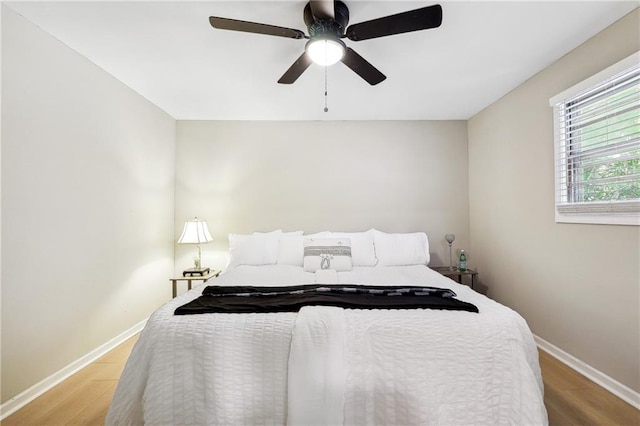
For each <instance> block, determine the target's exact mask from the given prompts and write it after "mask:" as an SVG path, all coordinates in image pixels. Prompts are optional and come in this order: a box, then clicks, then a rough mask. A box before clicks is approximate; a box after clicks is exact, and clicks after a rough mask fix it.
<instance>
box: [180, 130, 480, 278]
mask: <svg viewBox="0 0 640 426" xmlns="http://www.w3.org/2000/svg"><path fill="white" fill-rule="evenodd" d="M466 134H467V129H466V123H465V122H464V121H436V122H424V121H422V122H421V121H402V122H388V121H376V122H353V121H352V122H349V121H334V122H243V121H238V122H228V121H227V122H222V121H211V122H201V121H179V122H178V125H177V151H176V225H175V226H176V238H177V237H178V236H179V232H180V231H181V230H182V226H183V224H184V221H185V220H186V219H188V218H190V217H193V216H196V215H197V216H199V217H200V218H203V219H206V220H207V221H208V223H209V228H210V230H211V231H212V233H213V236H214V238H215V241H214V242H213V243H211V244H208V245H205V246H203V259H204V260H203V264H205V265H207V266H213V267H224V266H225V263H226V252H227V247H228V240H227V235H228V234H229V233H231V232H237V233H245V232H251V231H256V230H258V231H269V230H273V229H279V228H281V229H284V230H289V231H291V230H303V231H307V232H314V231H321V230H334V231H336V230H344V231H358V230H366V229H369V228H372V227H375V228H378V229H381V230H384V231H388V232H408V231H425V232H427V234H428V235H429V238H430V243H431V255H432V264H434V265H438V264H448V254H447V253H448V251H447V248H446V247H447V246H446V243H445V242H444V234H445V233H447V232H453V233H455V234H456V235H457V241H456V243H455V244H456V247H465V248H467V244H468V241H469V232H468V227H469V219H468V191H467V182H468V180H467V139H466V138H467V136H466ZM176 250H177V251H176V269H177V270H180V269H182V268H185V267H189V266H191V265H190V264H191V257H192V254H194V253H195V248H193V247H184V246H177V247H176Z"/></svg>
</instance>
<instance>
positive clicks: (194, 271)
mask: <svg viewBox="0 0 640 426" xmlns="http://www.w3.org/2000/svg"><path fill="white" fill-rule="evenodd" d="M209 272H210V269H209V268H189V269H185V270H184V271H183V272H182V276H183V277H186V276H187V275H189V276H191V277H192V276H194V275H200V276H204V274H208V273H209Z"/></svg>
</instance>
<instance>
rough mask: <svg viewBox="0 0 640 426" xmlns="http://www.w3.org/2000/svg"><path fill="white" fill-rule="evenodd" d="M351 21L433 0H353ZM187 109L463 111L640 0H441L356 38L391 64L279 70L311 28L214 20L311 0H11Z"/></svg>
mask: <svg viewBox="0 0 640 426" xmlns="http://www.w3.org/2000/svg"><path fill="white" fill-rule="evenodd" d="M345 3H346V4H347V6H348V7H349V11H350V15H351V18H350V23H352V24H353V23H358V22H362V21H366V20H370V19H374V18H377V17H381V16H386V15H390V14H393V13H398V12H402V11H406V10H410V9H415V8H419V7H423V6H428V5H431V4H434V3H435V2H434V1H408V2H407V1H363V0H345ZM7 4H8V5H9V6H10V7H11V8H12V9H14V10H15V11H17V12H18V13H20V14H21V15H23V16H24V17H26V18H27V19H29V20H30V21H32V22H33V23H35V24H36V25H38V26H39V27H41V28H43V29H44V30H45V31H47V32H48V33H50V34H52V35H53V36H54V37H56V38H57V39H59V40H61V41H62V42H63V43H65V44H66V45H68V46H69V47H71V48H72V49H74V50H76V51H77V52H79V53H80V54H81V55H83V56H85V57H87V58H88V59H89V60H91V61H92V62H94V63H96V64H97V65H98V66H100V67H101V68H103V69H104V70H106V71H107V72H108V73H110V74H112V75H113V76H115V77H116V78H117V79H119V80H120V81H122V82H123V83H124V84H126V85H128V86H129V87H131V88H132V89H133V90H135V91H136V92H138V93H140V94H141V95H142V96H144V97H145V98H147V99H148V100H149V101H151V102H153V103H154V104H156V105H157V106H159V107H160V108H162V109H163V110H164V111H166V112H167V113H169V114H170V115H171V116H173V117H174V118H176V119H180V120H425V119H428V120H444V119H467V118H469V117H471V116H473V115H474V114H475V113H477V112H478V111H480V110H482V109H483V108H485V107H486V106H488V105H490V104H491V103H492V102H494V101H496V100H497V99H498V98H500V97H501V96H503V95H505V94H506V93H507V92H509V91H510V90H511V89H513V88H515V87H517V86H518V85H519V84H521V83H522V82H523V81H525V80H527V79H528V78H530V77H531V76H533V75H534V74H535V73H537V72H538V71H540V70H542V69H544V68H545V67H546V66H548V65H550V64H551V63H553V62H554V61H556V60H557V59H558V58H560V57H561V56H563V55H564V54H566V53H567V52H569V51H571V50H572V49H574V48H575V47H577V46H578V45H580V44H581V43H583V42H584V41H586V40H587V39H589V38H590V37H591V36H593V35H594V34H596V33H598V32H599V31H601V30H602V29H604V28H606V27H607V26H609V25H611V24H612V23H613V22H615V21H616V20H618V19H619V18H621V17H622V16H624V15H625V14H627V13H629V12H630V11H631V10H633V9H634V8H636V7H638V2H637V0H634V1H621V2H616V1H569V2H556V1H540V2H515V1H512V2H508V1H502V2H485V1H471V2H470V1H464V2H463V1H441V2H440V4H441V5H442V7H443V23H442V26H441V27H440V28H438V29H431V30H426V31H419V32H414V33H409V34H401V35H396V36H391V37H386V38H379V39H374V40H367V41H362V42H351V41H349V40H346V43H347V45H348V46H350V47H352V48H353V49H354V50H356V51H357V52H358V53H359V54H360V55H361V56H363V57H364V58H365V59H367V60H368V61H369V62H371V63H372V64H373V65H374V66H376V67H377V68H378V69H380V70H381V71H382V72H383V73H384V74H386V76H387V80H385V81H384V82H382V83H381V84H379V85H377V86H370V85H369V84H367V83H366V82H365V81H364V80H362V79H361V78H360V77H358V76H357V75H356V74H355V73H353V72H352V71H351V70H350V69H348V68H347V67H346V66H344V65H343V64H341V63H338V64H336V65H334V66H332V67H330V68H328V87H329V90H328V102H329V112H327V113H325V112H323V108H324V69H323V68H321V67H319V66H317V65H312V66H311V67H310V68H309V69H308V70H307V71H306V72H305V73H304V74H303V75H302V76H301V77H300V79H298V81H297V82H296V83H295V84H293V85H281V84H277V80H278V79H279V78H280V76H281V75H282V74H283V73H284V72H285V71H286V70H287V68H289V66H290V65H291V64H292V63H293V62H294V60H295V59H297V58H298V56H299V55H300V54H301V53H302V52H303V49H304V44H305V42H304V40H293V39H286V38H281V37H270V36H264V35H255V34H244V33H239V32H235V31H223V30H215V29H213V28H212V27H211V26H210V25H209V21H208V18H209V16H211V15H215V16H222V17H227V18H234V19H242V20H247V21H254V22H262V23H267V24H273V25H278V26H284V27H289V28H295V29H300V30H303V31H305V33H306V30H307V29H306V27H305V25H304V23H303V21H302V10H303V8H304V5H305V4H306V1H305V0H295V1H294V0H291V1H251V2H248V1H239V0H234V1H224V2H222V1H213V2H166V1H159V2H158V1H133V2H112V1H98V2H83V1H74V2H49V1H44V2H33V1H28V2H19V1H18V2H9V3H7Z"/></svg>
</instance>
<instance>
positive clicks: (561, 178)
mask: <svg viewBox="0 0 640 426" xmlns="http://www.w3.org/2000/svg"><path fill="white" fill-rule="evenodd" d="M575 92H576V91H574V93H571V94H570V95H568V96H562V97H561V98H560V99H558V97H556V98H554V99H552V104H553V107H554V128H555V143H556V158H555V161H556V163H555V174H556V210H557V212H558V213H570V214H581V213H589V214H607V213H609V214H629V213H634V212H640V65H638V63H637V62H636V63H635V65H633V66H631V67H628V68H626V69H624V70H623V71H621V72H618V73H616V74H615V75H613V76H610V77H608V78H606V79H604V80H601V81H599V82H597V83H595V84H590V85H589V86H588V87H586V88H584V87H582V90H579V91H577V93H575Z"/></svg>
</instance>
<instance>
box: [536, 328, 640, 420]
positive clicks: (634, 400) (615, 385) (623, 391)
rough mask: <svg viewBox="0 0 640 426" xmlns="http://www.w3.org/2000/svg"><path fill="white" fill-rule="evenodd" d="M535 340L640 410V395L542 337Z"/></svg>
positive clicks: (562, 360)
mask: <svg viewBox="0 0 640 426" xmlns="http://www.w3.org/2000/svg"><path fill="white" fill-rule="evenodd" d="M533 338H534V339H535V341H536V344H537V345H538V348H540V349H542V350H543V351H545V352H546V353H548V354H549V355H551V356H552V357H554V358H556V359H557V360H558V361H560V362H562V363H563V364H566V365H567V366H569V367H571V368H573V369H574V370H576V371H577V372H578V373H580V374H582V375H583V376H585V377H587V378H588V379H590V380H591V381H593V382H595V383H597V384H598V385H600V386H602V387H603V388H605V389H606V390H608V391H609V392H611V393H612V394H614V395H616V396H617V397H618V398H620V399H622V400H623V401H626V402H628V403H629V404H631V405H633V406H634V407H636V408H637V409H638V410H640V393H638V392H636V391H634V390H633V389H631V388H630V387H628V386H626V385H623V384H622V383H620V382H618V381H617V380H615V379H612V378H611V377H609V376H607V375H606V374H604V373H603V372H601V371H600V370H597V369H595V368H593V367H592V366H590V365H589V364H587V363H586V362H584V361H581V360H579V359H578V358H576V357H574V356H573V355H571V354H569V353H567V352H565V351H563V350H562V349H560V348H559V347H557V346H555V345H554V344H552V343H549V342H547V341H546V340H544V339H542V338H541V337H538V336H536V335H534V336H533Z"/></svg>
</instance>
